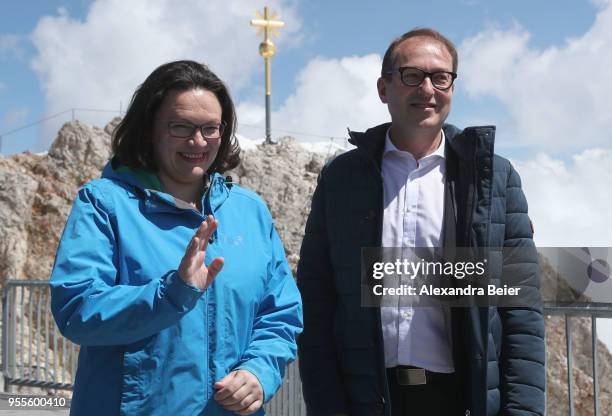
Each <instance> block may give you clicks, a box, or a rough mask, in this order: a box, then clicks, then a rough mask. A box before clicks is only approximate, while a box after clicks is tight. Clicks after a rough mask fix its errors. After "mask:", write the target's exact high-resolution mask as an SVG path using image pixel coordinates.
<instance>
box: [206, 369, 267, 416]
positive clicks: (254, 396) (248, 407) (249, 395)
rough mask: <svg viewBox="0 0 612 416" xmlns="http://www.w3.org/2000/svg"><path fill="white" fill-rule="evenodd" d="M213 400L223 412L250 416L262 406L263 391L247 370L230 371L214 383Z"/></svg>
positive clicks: (255, 378)
mask: <svg viewBox="0 0 612 416" xmlns="http://www.w3.org/2000/svg"><path fill="white" fill-rule="evenodd" d="M214 387H215V389H216V390H217V392H216V393H215V396H214V399H215V400H216V401H217V402H218V403H219V404H220V405H221V406H223V408H224V409H225V410H229V411H231V412H236V413H237V414H239V415H241V416H243V415H250V414H252V413H255V412H256V411H258V410H259V409H260V408H261V406H262V405H263V399H264V395H263V389H262V387H261V384H260V383H259V380H258V379H257V377H255V376H254V375H253V374H251V373H250V372H248V371H247V370H237V371H232V372H231V373H229V374H228V375H227V376H225V377H224V378H223V379H222V380H221V381H217V382H216V383H215V386H214Z"/></svg>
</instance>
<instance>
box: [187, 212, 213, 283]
mask: <svg viewBox="0 0 612 416" xmlns="http://www.w3.org/2000/svg"><path fill="white" fill-rule="evenodd" d="M217 225H219V222H218V221H217V220H215V219H214V218H213V217H212V215H209V216H208V217H207V218H206V221H204V222H202V224H200V227H199V228H198V230H197V231H196V232H195V234H194V236H193V238H192V239H191V241H190V242H189V245H188V246H187V250H186V251H185V255H184V256H183V259H182V260H181V264H180V265H179V268H178V275H179V276H180V277H181V279H183V281H184V282H185V283H187V284H188V285H191V286H195V287H197V288H198V289H200V290H206V289H207V288H208V286H210V284H211V283H212V281H213V279H214V278H215V276H217V274H218V273H219V272H220V271H221V269H222V268H223V257H216V258H215V259H214V260H213V261H212V262H211V263H210V265H209V266H208V267H206V265H205V264H204V258H205V256H206V248H207V247H208V240H210V237H211V236H212V235H213V233H214V232H215V230H216V229H217Z"/></svg>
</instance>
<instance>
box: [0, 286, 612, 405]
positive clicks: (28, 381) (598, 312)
mask: <svg viewBox="0 0 612 416" xmlns="http://www.w3.org/2000/svg"><path fill="white" fill-rule="evenodd" d="M544 314H545V315H549V316H563V317H564V319H565V334H566V349H567V384H568V407H569V415H570V416H574V414H575V412H574V392H573V374H572V373H573V366H574V362H573V360H574V357H573V347H572V321H571V318H572V317H590V318H591V334H592V338H591V348H592V354H593V360H592V361H593V400H594V403H593V406H594V415H595V416H598V415H599V414H600V392H599V369H598V354H597V318H612V304H590V303H574V304H572V305H567V306H562V305H561V306H560V305H556V304H553V303H546V302H545V303H544ZM78 348H79V347H78V346H77V345H75V344H73V343H72V342H70V341H68V340H67V339H66V338H64V337H63V336H62V335H61V334H60V332H59V329H58V328H57V326H56V325H55V321H54V320H53V317H52V316H51V296H50V290H49V285H48V282H46V281H27V280H8V281H6V283H5V287H4V290H3V292H2V374H3V377H4V389H5V391H10V388H11V386H30V387H40V388H45V389H65V390H71V389H72V387H73V380H74V375H75V374H76V365H77V355H78ZM265 409H266V413H267V414H270V415H274V416H281V415H282V416H288V415H292V416H293V415H295V416H300V415H305V414H306V408H305V405H304V400H303V397H302V386H301V382H300V377H299V372H298V366H297V363H292V364H291V365H289V367H288V368H287V371H286V374H285V380H284V383H283V385H282V387H281V388H280V390H279V391H278V392H277V393H276V395H275V397H274V398H273V399H272V400H271V401H270V402H269V403H267V404H266V405H265Z"/></svg>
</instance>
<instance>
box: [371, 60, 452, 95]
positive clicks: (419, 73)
mask: <svg viewBox="0 0 612 416" xmlns="http://www.w3.org/2000/svg"><path fill="white" fill-rule="evenodd" d="M395 71H398V72H399V73H400V79H401V80H402V83H403V84H404V85H406V86H408V87H418V86H419V85H421V83H422V82H423V81H424V80H425V78H429V79H430V80H431V84H432V85H433V86H434V87H435V88H437V89H439V90H442V91H446V90H448V89H449V88H450V87H452V85H453V82H454V81H455V78H457V74H456V73H454V72H448V71H436V72H427V71H423V70H422V69H419V68H415V67H412V66H401V67H399V68H396V69H390V70H388V71H384V72H383V73H384V74H389V75H391V74H393V73H394V72H395Z"/></svg>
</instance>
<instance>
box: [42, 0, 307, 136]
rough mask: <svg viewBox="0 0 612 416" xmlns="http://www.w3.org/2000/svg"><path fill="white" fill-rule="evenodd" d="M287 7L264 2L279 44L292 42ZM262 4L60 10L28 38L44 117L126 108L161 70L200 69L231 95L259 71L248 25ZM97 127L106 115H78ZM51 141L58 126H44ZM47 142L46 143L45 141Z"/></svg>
mask: <svg viewBox="0 0 612 416" xmlns="http://www.w3.org/2000/svg"><path fill="white" fill-rule="evenodd" d="M294 3H295V2H294V1H292V0H271V1H267V2H266V4H268V5H269V6H270V7H271V9H273V10H275V11H277V12H279V14H280V16H281V17H282V19H283V21H285V22H286V27H285V28H283V31H282V36H281V37H280V38H279V39H278V41H277V43H278V44H282V43H283V42H284V43H286V44H291V43H292V42H293V43H295V42H296V36H295V33H296V32H297V31H298V30H299V28H300V20H299V18H298V17H297V15H296V12H295V4H294ZM263 4H264V2H263V1H256V2H253V1H248V0H231V1H223V0H208V1H201V0H184V1H182V2H180V7H177V3H176V2H173V1H171V0H134V1H129V2H125V1H121V0H96V1H94V2H93V3H92V5H91V8H90V10H89V12H88V14H87V16H86V17H85V19H84V20H82V21H81V20H77V19H74V18H72V17H70V16H69V15H68V13H67V12H66V11H65V10H63V9H60V10H58V15H56V16H46V17H43V18H41V19H40V20H39V22H38V24H37V26H36V28H35V29H34V31H33V33H32V41H33V43H34V46H35V47H36V50H37V53H36V56H35V58H34V60H33V62H32V66H33V68H34V70H35V71H36V73H37V74H38V77H39V79H40V81H41V84H42V89H43V91H44V95H45V101H46V111H47V113H56V112H60V111H63V110H66V109H69V108H75V107H77V108H79V107H86V108H92V107H93V108H101V109H117V110H119V106H120V102H122V103H123V108H124V109H125V107H126V105H127V103H128V102H129V99H130V97H131V95H132V93H133V92H134V90H135V88H136V87H137V86H138V85H139V84H140V83H142V82H143V81H144V79H145V78H146V76H147V75H149V74H150V73H151V71H152V70H153V69H154V68H156V67H157V66H159V65H161V64H162V63H165V62H168V61H171V60H175V59H193V60H197V61H203V62H206V63H207V64H208V65H209V66H210V67H211V69H212V70H213V71H215V72H216V73H217V74H218V75H219V76H220V77H221V78H222V79H223V80H224V81H225V82H226V83H227V84H228V85H229V86H230V88H231V89H232V90H236V89H239V88H241V87H242V86H244V84H245V83H246V82H247V80H248V79H249V77H250V76H251V73H252V72H253V71H254V70H255V68H258V67H259V66H260V65H261V63H260V60H261V58H260V56H259V54H258V52H257V46H258V44H259V42H260V37H259V36H257V34H256V30H255V28H253V27H251V26H250V25H249V21H250V19H252V18H254V17H255V11H256V10H261V9H263ZM77 114H78V116H79V118H81V119H85V120H86V121H88V122H92V123H95V124H102V123H105V122H107V121H108V119H109V118H110V117H111V116H112V114H110V115H109V114H107V113H84V112H81V113H77ZM47 130H48V132H49V135H51V134H54V132H55V131H57V125H49V126H48V129H47ZM49 138H51V137H49Z"/></svg>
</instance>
